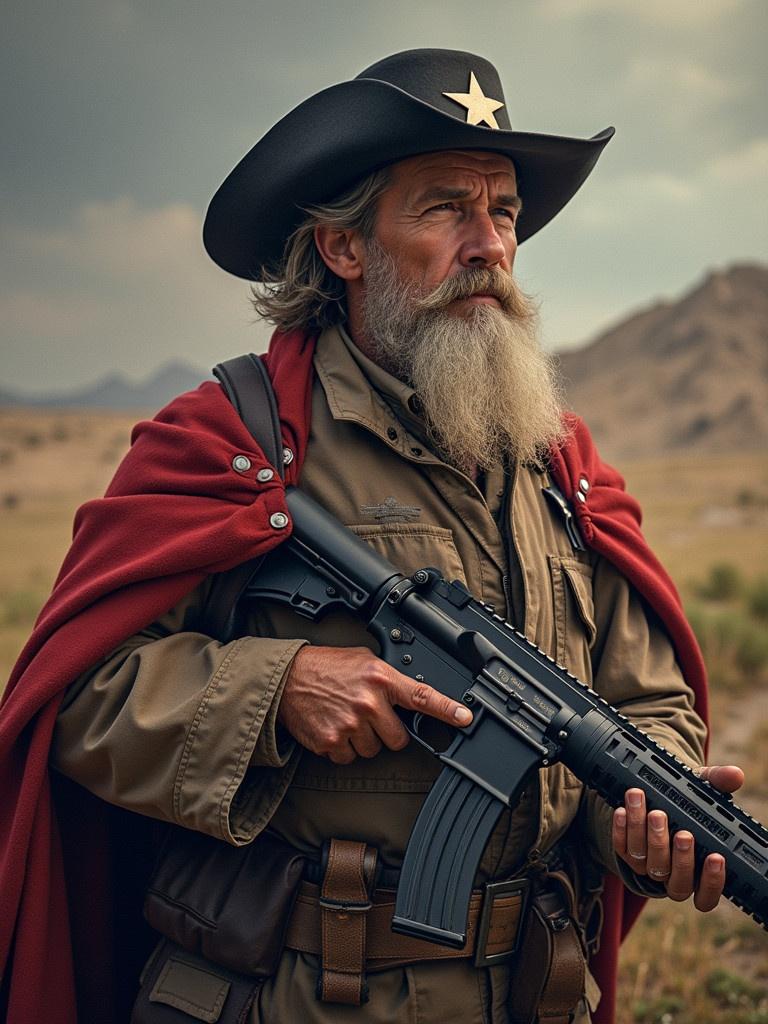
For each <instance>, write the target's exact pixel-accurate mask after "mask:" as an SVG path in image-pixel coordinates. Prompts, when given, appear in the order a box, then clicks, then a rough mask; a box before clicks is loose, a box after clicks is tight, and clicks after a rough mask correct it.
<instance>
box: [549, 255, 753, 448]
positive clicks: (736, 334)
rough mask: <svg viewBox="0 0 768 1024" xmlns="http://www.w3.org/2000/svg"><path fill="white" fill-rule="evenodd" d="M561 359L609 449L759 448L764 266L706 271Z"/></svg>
mask: <svg viewBox="0 0 768 1024" xmlns="http://www.w3.org/2000/svg"><path fill="white" fill-rule="evenodd" d="M560 359H561V364H562V370H563V376H564V378H565V382H566V387H567V393H568V402H569V405H570V406H571V407H572V408H573V409H575V410H576V412H579V413H581V414H583V415H584V416H585V418H586V419H587V421H588V423H589V425H590V428H591V429H592V432H593V434H594V436H595V438H596V440H597V442H598V444H599V445H600V448H601V450H602V451H603V453H604V454H605V455H606V456H607V457H608V458H609V459H617V458H618V459H627V458H634V457H648V456H653V455H656V454H661V453H674V452H678V451H686V452H701V453H704V452H706V453H715V452H731V451H738V450H741V451H758V450H763V451H768V267H764V266H759V265H755V264H742V265H735V266H732V267H730V268H728V269H726V270H719V271H715V272H713V273H711V274H709V275H708V276H707V277H706V278H705V279H704V281H703V282H702V283H700V284H699V285H697V286H696V287H695V288H694V289H693V290H692V291H690V292H689V293H687V294H686V295H684V296H683V297H682V298H681V299H679V300H678V301H676V302H663V303H658V304H656V305H654V306H652V307H651V308H649V309H646V310H644V311H641V312H639V313H636V314H635V315H633V316H630V317H629V318H628V319H626V320H624V321H622V322H621V323H619V324H617V325H616V326H615V327H612V328H611V329H610V330H608V331H606V332H605V333H604V334H602V335H601V336H600V337H598V338H597V339H596V340H595V341H593V342H591V343H590V344H588V345H586V346H585V347H584V348H581V349H578V350H576V351H574V350H569V351H567V352H562V353H560Z"/></svg>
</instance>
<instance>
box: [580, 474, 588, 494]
mask: <svg viewBox="0 0 768 1024" xmlns="http://www.w3.org/2000/svg"><path fill="white" fill-rule="evenodd" d="M579 487H580V488H581V489H582V491H584V493H585V494H586V493H587V491H588V490H589V480H587V478H586V477H585V476H583V477H582V478H581V479H580V480H579Z"/></svg>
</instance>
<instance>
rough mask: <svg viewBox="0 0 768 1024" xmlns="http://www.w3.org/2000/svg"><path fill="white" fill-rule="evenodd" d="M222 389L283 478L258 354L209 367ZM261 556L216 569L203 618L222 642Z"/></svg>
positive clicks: (236, 631) (235, 627) (235, 622)
mask: <svg viewBox="0 0 768 1024" xmlns="http://www.w3.org/2000/svg"><path fill="white" fill-rule="evenodd" d="M213 374H214V376H215V377H217V378H218V379H219V381H220V382H221V386H222V388H223V389H224V393H225V394H226V396H227V398H228V399H229V400H230V402H231V403H232V405H233V406H234V407H235V410H236V411H237V414H238V416H239V417H240V419H241V420H242V421H243V423H244V424H245V425H246V427H247V428H248V430H249V431H250V434H251V436H252V437H253V439H254V440H255V441H256V442H257V444H258V445H259V447H260V448H261V450H262V451H263V452H264V454H265V455H266V457H267V461H268V462H269V464H270V465H271V466H273V467H274V468H275V469H276V470H277V472H278V473H279V474H280V478H281V479H284V474H285V467H284V465H283V438H282V433H281V431H280V417H279V416H278V413H277V402H276V401H275V393H274V391H273V390H272V381H271V380H270V379H269V374H268V373H267V368H266V367H265V366H264V363H263V362H262V360H261V359H259V357H258V356H255V355H253V353H249V354H248V355H244V356H236V357H235V358H234V359H226V360H225V361H224V362H223V363H218V364H217V365H216V366H214V368H213ZM262 560H263V556H262V557H261V558H255V559H253V560H251V561H249V562H243V564H242V565H238V566H236V567H235V568H234V569H230V570H229V571H228V572H222V573H217V574H216V576H214V578H213V584H212V586H211V588H210V590H209V593H208V598H207V601H206V605H205V609H204V611H203V620H204V622H205V626H204V628H205V631H206V632H207V633H208V634H209V635H210V636H213V637H215V638H216V639H217V640H220V641H221V642H222V643H225V642H227V641H228V640H231V639H232V638H233V637H235V636H239V635H240V622H239V617H238V600H239V598H240V595H241V594H242V592H243V590H244V589H245V587H246V585H247V583H248V580H249V579H250V578H251V576H252V575H253V573H254V572H256V570H257V569H258V567H259V565H261V562H262Z"/></svg>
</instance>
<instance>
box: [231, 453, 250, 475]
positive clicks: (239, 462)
mask: <svg viewBox="0 0 768 1024" xmlns="http://www.w3.org/2000/svg"><path fill="white" fill-rule="evenodd" d="M250 468H251V460H250V459H249V458H248V456H247V455H236V456H235V457H234V459H232V469H234V470H236V471H237V472H238V473H247V472H248V470H249V469H250Z"/></svg>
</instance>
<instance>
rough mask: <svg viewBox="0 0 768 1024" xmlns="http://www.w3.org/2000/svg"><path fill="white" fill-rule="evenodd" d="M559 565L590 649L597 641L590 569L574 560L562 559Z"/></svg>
mask: <svg viewBox="0 0 768 1024" xmlns="http://www.w3.org/2000/svg"><path fill="white" fill-rule="evenodd" d="M560 564H561V566H562V569H563V575H564V576H565V578H566V579H567V580H568V583H569V584H570V588H571V592H572V594H573V596H574V599H575V601H576V607H577V608H578V610H579V618H580V619H581V621H582V622H583V623H584V628H585V629H586V632H587V639H588V642H589V646H590V647H592V645H593V644H594V642H595V640H596V639H597V626H596V625H595V604H594V600H593V597H592V567H591V566H588V565H584V564H583V563H582V562H578V561H576V559H575V558H563V559H562V560H561V563H560Z"/></svg>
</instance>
